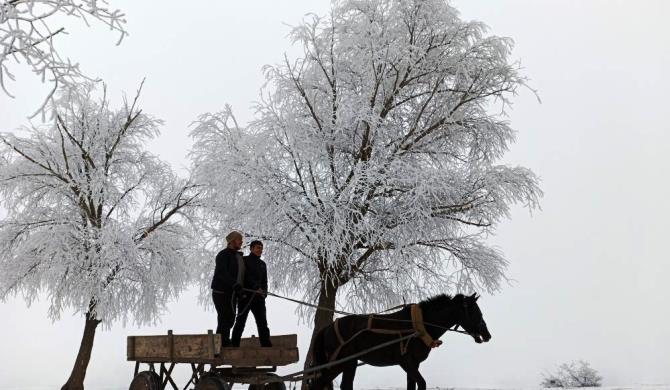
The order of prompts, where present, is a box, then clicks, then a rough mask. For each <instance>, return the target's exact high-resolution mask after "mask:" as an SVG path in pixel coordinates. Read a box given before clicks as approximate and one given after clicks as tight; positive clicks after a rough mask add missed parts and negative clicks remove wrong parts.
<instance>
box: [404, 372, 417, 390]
mask: <svg viewBox="0 0 670 390" xmlns="http://www.w3.org/2000/svg"><path fill="white" fill-rule="evenodd" d="M406 375H407V390H416V380H414V378H413V377H411V376H410V375H409V374H406Z"/></svg>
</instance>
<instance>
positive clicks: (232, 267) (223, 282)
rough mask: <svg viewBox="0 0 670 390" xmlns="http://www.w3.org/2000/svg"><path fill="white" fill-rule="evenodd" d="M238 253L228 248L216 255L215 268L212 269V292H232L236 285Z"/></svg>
mask: <svg viewBox="0 0 670 390" xmlns="http://www.w3.org/2000/svg"><path fill="white" fill-rule="evenodd" d="M236 253H238V252H237V251H234V250H232V249H230V248H226V249H224V250H222V251H221V252H219V254H218V255H216V267H215V268H214V277H213V278H212V290H217V291H226V292H228V291H233V287H234V286H235V284H236V283H237V257H236V256H235V254H236Z"/></svg>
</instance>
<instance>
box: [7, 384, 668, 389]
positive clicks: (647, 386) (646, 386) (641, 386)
mask: <svg viewBox="0 0 670 390" xmlns="http://www.w3.org/2000/svg"><path fill="white" fill-rule="evenodd" d="M238 389H240V390H241V389H246V386H235V390H238ZM290 389H293V386H291V387H290ZM404 389H405V387H383V388H382V387H379V388H372V387H370V388H359V390H404ZM582 389H583V390H588V389H594V390H595V389H598V390H670V385H660V384H637V385H630V386H604V387H595V388H582ZM0 390H53V387H0ZM88 390H126V387H95V388H90V389H88ZM428 390H542V388H541V387H525V388H522V387H519V388H492V387H491V388H484V387H429V388H428Z"/></svg>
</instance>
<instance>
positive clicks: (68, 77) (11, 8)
mask: <svg viewBox="0 0 670 390" xmlns="http://www.w3.org/2000/svg"><path fill="white" fill-rule="evenodd" d="M68 19H80V20H83V21H84V22H85V23H87V24H88V22H89V20H95V21H97V22H98V23H101V24H104V25H106V26H107V27H108V28H109V29H110V30H115V31H116V32H118V33H119V42H121V39H123V37H124V36H125V35H126V34H127V33H126V31H125V26H124V24H125V19H124V15H123V13H122V12H121V11H119V10H115V9H112V8H109V7H108V6H107V2H106V1H103V0H0V88H2V90H3V91H4V92H5V93H6V94H7V95H9V96H12V94H11V92H10V91H9V89H8V87H7V80H8V79H9V80H13V79H14V74H13V73H12V72H11V70H10V63H12V62H14V63H19V64H21V63H23V64H25V66H27V67H29V68H30V70H31V71H32V72H33V73H35V74H36V75H38V76H39V77H40V78H41V79H42V81H43V82H49V83H51V85H52V89H51V91H50V92H49V94H48V96H47V98H46V99H45V100H44V104H43V105H42V106H40V110H41V109H42V108H43V107H44V106H45V105H46V103H47V102H48V100H49V99H50V98H51V97H52V96H53V94H54V92H55V91H56V90H57V89H58V88H59V87H74V86H75V85H76V84H77V83H79V82H81V81H82V80H83V79H85V77H84V76H83V74H82V72H81V69H80V68H79V65H78V64H77V63H76V62H75V63H73V62H72V61H71V60H70V59H69V58H66V57H65V56H63V54H62V53H61V50H60V49H59V45H58V41H59V38H60V36H61V35H64V34H65V33H66V29H65V27H64V26H62V25H61V23H62V22H63V20H68Z"/></svg>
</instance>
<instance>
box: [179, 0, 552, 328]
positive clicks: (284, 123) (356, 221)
mask: <svg viewBox="0 0 670 390" xmlns="http://www.w3.org/2000/svg"><path fill="white" fill-rule="evenodd" d="M291 36H292V38H293V41H294V43H296V44H298V45H300V46H301V47H302V48H303V54H302V55H301V56H300V57H299V58H296V59H289V58H286V60H285V62H284V63H283V64H280V65H277V66H268V67H267V68H266V70H265V71H266V75H267V86H266V87H265V89H264V90H263V91H262V93H261V101H260V102H259V103H258V105H257V111H256V116H255V119H254V120H253V121H251V122H250V123H249V124H248V126H245V127H241V126H238V124H237V122H236V121H235V119H234V117H233V115H232V113H231V110H230V108H226V109H224V110H223V111H221V112H218V113H213V114H205V115H202V116H201V117H200V120H199V121H198V123H197V125H196V127H195V129H194V131H193V136H194V137H195V146H194V150H193V154H192V156H193V159H194V166H195V167H196V174H197V177H198V180H199V181H200V182H201V183H203V184H204V185H205V186H206V188H207V191H206V199H207V202H208V203H209V205H210V212H211V214H210V215H211V216H213V217H214V218H213V219H215V221H213V225H212V226H213V228H214V229H213V230H212V231H213V232H215V233H216V232H219V234H220V235H219V236H220V237H222V236H223V232H225V231H226V230H227V229H229V228H237V229H240V230H242V231H244V232H245V233H246V234H248V235H249V236H252V237H255V238H260V239H264V240H266V241H269V242H271V243H273V244H274V245H272V249H271V250H270V251H269V253H270V258H269V261H268V264H269V267H270V274H271V279H272V280H273V281H274V283H273V286H274V288H275V289H277V288H278V289H280V290H283V291H285V292H288V293H298V294H302V295H303V296H304V298H305V299H307V300H309V301H311V302H314V303H316V304H318V305H319V306H320V307H323V308H325V309H319V310H317V311H316V313H315V316H314V332H316V331H318V330H319V329H320V328H322V327H323V326H325V325H327V324H328V323H330V322H331V321H332V319H333V313H332V311H330V310H328V309H333V308H334V307H335V306H336V304H339V305H342V306H344V307H346V308H348V309H351V310H360V311H364V310H375V309H379V308H383V307H386V306H387V305H392V304H397V303H398V302H403V300H405V299H415V298H417V297H418V296H422V295H427V294H431V293H435V292H444V291H445V290H446V291H449V290H460V291H465V290H472V289H475V288H483V289H485V290H488V291H495V290H498V289H499V288H500V286H501V283H502V282H504V280H505V269H506V266H507V261H506V259H505V258H504V257H503V255H502V253H501V252H500V251H498V250H496V249H495V248H492V247H491V246H489V245H488V244H487V243H486V238H487V237H488V236H489V235H490V234H492V233H493V232H494V231H495V228H496V225H497V224H498V223H499V222H500V221H501V219H503V218H505V217H507V216H508V215H509V210H510V206H511V205H512V204H515V203H519V204H521V205H524V206H527V207H529V208H531V209H532V208H534V207H536V206H537V202H538V198H539V197H540V195H541V191H540V189H539V188H538V180H537V178H536V176H535V175H534V174H533V173H532V172H531V171H530V170H528V169H526V168H524V167H518V166H507V165H501V164H500V163H499V161H500V159H501V158H502V157H503V155H504V153H505V152H506V151H507V150H508V147H509V145H510V144H511V143H512V142H513V141H514V138H515V132H514V130H513V129H512V128H511V127H510V124H509V123H508V121H507V120H506V116H505V110H506V109H507V108H508V106H509V104H510V99H511V98H512V97H513V96H514V94H515V92H516V91H517V90H518V89H519V88H520V87H522V86H524V85H525V81H526V80H525V78H524V77H523V76H522V75H521V74H520V72H519V71H520V69H519V66H518V64H517V63H514V62H512V61H511V60H510V52H511V49H512V42H511V40H510V39H507V38H500V37H496V36H491V35H487V33H486V27H485V25H483V24H482V23H478V22H466V21H462V20H461V19H459V16H458V13H457V11H456V10H455V9H454V8H452V7H451V6H450V5H448V3H446V2H445V1H442V0H384V1H335V2H334V3H333V8H332V13H331V14H330V15H328V16H326V17H316V16H315V17H312V18H310V19H308V20H307V21H306V22H304V23H303V24H302V25H300V26H298V27H296V28H294V29H293V31H292V35H291ZM214 211H215V212H214Z"/></svg>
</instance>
